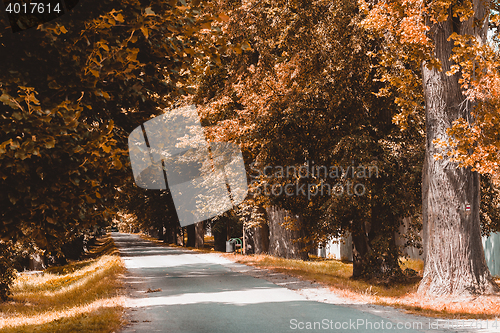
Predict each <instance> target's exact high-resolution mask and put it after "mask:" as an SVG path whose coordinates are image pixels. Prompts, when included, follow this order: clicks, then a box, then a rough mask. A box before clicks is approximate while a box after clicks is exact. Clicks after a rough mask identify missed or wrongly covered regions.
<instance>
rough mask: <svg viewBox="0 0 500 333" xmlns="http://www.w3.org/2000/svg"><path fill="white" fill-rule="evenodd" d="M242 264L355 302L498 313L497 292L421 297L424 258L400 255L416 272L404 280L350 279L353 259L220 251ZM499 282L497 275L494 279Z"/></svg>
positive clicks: (425, 311)
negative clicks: (311, 284) (312, 284)
mask: <svg viewBox="0 0 500 333" xmlns="http://www.w3.org/2000/svg"><path fill="white" fill-rule="evenodd" d="M223 256H224V257H226V258H228V259H231V260H233V261H236V262H238V263H241V264H246V265H250V266H255V267H259V268H265V269H270V270H273V271H276V272H280V273H284V274H288V275H291V276H295V277H298V278H302V279H305V280H309V281H314V282H318V283H322V284H324V285H325V286H327V287H329V288H330V289H331V290H332V291H333V292H334V293H335V294H337V295H339V296H341V297H344V298H348V299H352V300H355V301H358V302H364V303H371V304H378V305H385V306H392V307H396V308H401V309H403V310H405V311H406V312H408V313H412V314H416V315H422V316H428V317H436V318H452V319H495V318H499V316H500V293H497V294H495V295H478V296H468V297H458V296H457V297H424V296H421V295H419V294H418V293H417V288H418V284H419V282H420V280H421V278H422V273H423V267H424V266H423V261H422V260H413V259H402V262H401V268H402V269H406V268H410V269H413V270H414V271H416V273H417V275H416V276H415V277H412V278H407V279H406V281H399V282H394V281H391V282H390V283H387V282H385V281H377V280H369V281H366V280H362V279H352V278H351V276H352V263H347V262H342V261H339V260H334V259H323V258H316V257H312V258H311V260H309V261H302V260H294V259H284V258H277V257H273V256H270V255H246V256H242V255H236V254H223ZM495 281H496V283H497V284H499V285H500V279H499V278H496V279H495Z"/></svg>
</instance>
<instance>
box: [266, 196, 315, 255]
mask: <svg viewBox="0 0 500 333" xmlns="http://www.w3.org/2000/svg"><path fill="white" fill-rule="evenodd" d="M266 212H267V217H268V221H269V222H268V225H269V254H271V255H273V256H277V257H282V258H288V259H302V260H307V259H308V258H309V256H308V255H307V252H306V251H304V248H305V245H304V243H303V242H302V241H301V240H300V239H301V238H302V237H303V236H304V235H303V232H302V230H301V228H300V224H301V221H300V220H301V217H300V216H293V215H292V214H290V212H288V211H286V210H284V209H281V208H279V207H277V206H272V207H268V208H266ZM288 219H295V220H296V222H297V223H294V230H291V229H287V228H286V227H284V226H283V225H284V224H285V223H286V222H288V221H287V220H288Z"/></svg>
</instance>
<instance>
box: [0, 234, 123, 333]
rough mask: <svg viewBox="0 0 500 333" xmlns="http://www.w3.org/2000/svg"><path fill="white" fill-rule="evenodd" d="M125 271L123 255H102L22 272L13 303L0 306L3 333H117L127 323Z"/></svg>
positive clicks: (17, 280) (14, 292) (0, 327)
mask: <svg viewBox="0 0 500 333" xmlns="http://www.w3.org/2000/svg"><path fill="white" fill-rule="evenodd" d="M110 242H112V240H111V239H110V238H109V239H106V240H105V241H104V242H103V243H102V244H101V245H102V246H107V247H109V243H110ZM113 246H114V244H113ZM98 252H99V249H98V251H95V252H94V253H98ZM124 271H125V266H124V263H123V261H122V260H121V258H120V257H119V256H117V255H102V256H100V257H98V258H95V259H87V260H84V261H80V262H74V263H70V264H68V265H65V266H61V267H54V268H50V269H47V270H45V271H44V272H41V273H34V274H33V273H29V272H28V273H20V274H19V276H18V277H17V279H16V280H15V282H14V285H13V287H12V289H11V292H12V294H11V296H10V298H9V300H8V301H6V302H4V303H0V332H2V333H3V332H5V333H10V332H51V333H52V332H113V331H114V330H117V329H118V328H119V327H120V325H121V324H122V312H123V308H124V304H125V298H124V296H123V292H122V290H123V289H122V288H123V286H122V282H121V281H120V275H121V274H123V273H124Z"/></svg>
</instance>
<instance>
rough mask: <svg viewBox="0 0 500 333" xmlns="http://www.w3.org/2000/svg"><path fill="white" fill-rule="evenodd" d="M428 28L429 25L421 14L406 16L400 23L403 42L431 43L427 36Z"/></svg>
mask: <svg viewBox="0 0 500 333" xmlns="http://www.w3.org/2000/svg"><path fill="white" fill-rule="evenodd" d="M428 30H429V27H428V26H426V25H425V24H424V22H423V18H422V16H421V15H413V16H409V17H404V18H403V19H402V20H401V23H400V34H401V42H402V43H409V44H420V45H428V44H429V43H430V40H429V38H428V37H427V36H426V33H427V31H428Z"/></svg>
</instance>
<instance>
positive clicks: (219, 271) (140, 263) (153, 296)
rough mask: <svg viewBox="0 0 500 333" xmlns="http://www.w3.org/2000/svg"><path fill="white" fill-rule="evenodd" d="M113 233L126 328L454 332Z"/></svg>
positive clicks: (214, 258)
mask: <svg viewBox="0 0 500 333" xmlns="http://www.w3.org/2000/svg"><path fill="white" fill-rule="evenodd" d="M113 238H114V240H115V243H116V245H117V246H118V248H119V250H120V253H121V256H122V258H123V260H124V261H125V264H126V267H127V270H128V272H127V274H126V277H125V282H126V283H127V284H128V287H129V289H130V290H131V295H130V298H129V299H128V304H127V307H128V309H127V316H128V319H129V320H130V321H131V324H130V325H128V326H127V327H125V328H124V329H123V330H122V332H123V333H129V332H144V333H152V332H168V333H181V332H182V333H202V332H206V333H223V332H227V333H260V332H262V333H268V332H300V331H301V332H311V331H323V332H325V331H329V332H451V331H450V330H444V329H443V330H440V329H437V330H436V329H430V327H429V324H428V323H427V320H426V319H425V318H420V317H411V316H407V317H405V315H404V314H402V313H400V312H399V311H397V310H391V311H392V312H391V313H392V314H391V316H393V315H394V313H397V314H399V315H398V317H396V318H394V317H391V316H388V315H387V314H385V315H384V312H383V311H380V314H378V312H377V310H373V311H371V312H367V311H361V310H359V309H356V308H355V307H354V306H349V305H337V304H328V303H323V302H318V301H313V300H309V299H308V298H306V297H305V296H303V295H301V294H299V293H298V292H296V291H294V290H290V289H287V288H284V287H281V286H278V285H276V284H274V283H271V282H269V281H267V280H265V279H262V278H256V277H252V276H250V275H248V274H243V273H241V272H238V268H240V269H241V267H247V266H244V265H240V264H236V263H233V262H231V261H229V260H227V259H225V258H222V257H221V256H219V255H217V254H215V253H198V252H193V251H187V250H182V249H178V248H171V247H163V246H159V245H157V244H155V243H152V242H149V241H146V240H143V239H141V238H140V237H139V236H138V235H130V234H121V233H113ZM148 289H149V292H147V291H148ZM380 308H382V307H380ZM388 317H389V318H390V320H389V319H388ZM408 318H420V320H419V322H418V323H417V322H416V321H411V320H408ZM418 325H421V326H418ZM413 328H416V329H413ZM459 331H461V332H464V330H459Z"/></svg>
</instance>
